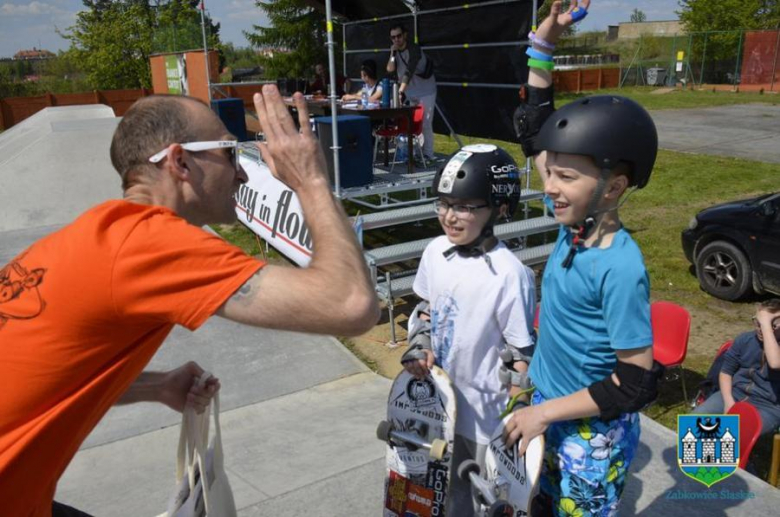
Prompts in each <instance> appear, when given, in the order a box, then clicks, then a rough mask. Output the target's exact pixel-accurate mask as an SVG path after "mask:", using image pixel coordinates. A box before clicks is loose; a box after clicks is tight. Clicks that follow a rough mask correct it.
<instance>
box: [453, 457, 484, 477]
mask: <svg viewBox="0 0 780 517" xmlns="http://www.w3.org/2000/svg"><path fill="white" fill-rule="evenodd" d="M472 472H473V473H474V474H476V475H477V476H479V473H480V472H482V469H481V468H480V467H479V463H477V462H476V461H474V460H466V461H464V462H463V463H461V464H460V466H458V477H459V478H460V479H462V480H463V481H466V482H470V481H471V480H470V479H469V474H471V473H472Z"/></svg>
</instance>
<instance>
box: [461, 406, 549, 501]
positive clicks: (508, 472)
mask: <svg viewBox="0 0 780 517" xmlns="http://www.w3.org/2000/svg"><path fill="white" fill-rule="evenodd" d="M511 416H512V415H508V416H506V417H505V418H504V419H503V420H502V421H501V424H500V425H498V426H497V428H496V430H495V431H494V432H493V435H492V436H491V438H490V444H489V445H488V448H487V451H486V453H485V469H484V472H481V469H480V467H479V465H477V463H476V462H474V461H471V460H469V461H465V462H463V463H462V464H461V465H460V466H458V475H459V476H460V477H461V479H464V480H468V481H470V482H471V486H472V493H473V494H474V497H475V498H476V500H477V501H478V502H479V504H480V507H481V509H482V512H481V514H482V515H484V516H487V517H499V516H501V517H524V516H527V515H530V513H531V501H532V500H533V498H534V496H536V494H537V493H538V490H539V476H540V475H541V471H542V460H543V458H544V436H537V437H536V438H534V439H533V440H532V441H531V443H530V444H529V446H528V449H526V451H525V454H524V455H523V456H519V455H518V454H517V452H518V451H517V446H518V444H517V443H515V444H514V445H513V446H512V447H510V448H507V447H506V445H505V444H504V436H503V435H504V426H505V425H506V423H507V421H508V420H509V419H510V418H511Z"/></svg>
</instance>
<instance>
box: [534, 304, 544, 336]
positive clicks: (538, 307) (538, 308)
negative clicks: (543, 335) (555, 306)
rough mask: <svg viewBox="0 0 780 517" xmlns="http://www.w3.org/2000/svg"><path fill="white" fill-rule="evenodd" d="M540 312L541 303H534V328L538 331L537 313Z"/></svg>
mask: <svg viewBox="0 0 780 517" xmlns="http://www.w3.org/2000/svg"><path fill="white" fill-rule="evenodd" d="M541 312H542V304H541V303H537V304H536V310H535V311H534V329H536V331H537V332H539V313H541Z"/></svg>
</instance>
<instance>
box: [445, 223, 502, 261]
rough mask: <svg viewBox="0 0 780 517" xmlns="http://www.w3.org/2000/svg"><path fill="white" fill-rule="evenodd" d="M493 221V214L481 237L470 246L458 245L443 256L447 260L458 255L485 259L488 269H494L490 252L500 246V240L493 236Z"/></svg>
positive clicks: (446, 251)
mask: <svg viewBox="0 0 780 517" xmlns="http://www.w3.org/2000/svg"><path fill="white" fill-rule="evenodd" d="M493 219H494V216H493V214H491V216H490V219H489V220H488V222H487V223H486V224H485V227H484V228H482V232H480V234H479V237H477V238H476V239H474V240H473V241H472V242H470V243H469V244H463V245H461V244H456V245H455V246H452V247H451V248H448V249H447V250H445V251H444V253H443V255H444V257H445V258H450V257H451V256H452V255H454V254H455V253H457V254H458V255H460V256H461V257H466V258H468V257H485V262H487V264H488V267H491V268H492V267H493V265H492V263H491V261H490V256H488V252H489V251H490V250H492V249H493V248H495V247H496V245H498V239H497V238H496V236H495V235H493Z"/></svg>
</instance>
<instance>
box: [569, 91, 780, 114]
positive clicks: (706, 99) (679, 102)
mask: <svg viewBox="0 0 780 517" xmlns="http://www.w3.org/2000/svg"><path fill="white" fill-rule="evenodd" d="M658 90H659V89H658V88H654V87H652V86H644V87H639V86H636V87H626V88H612V89H604V90H599V91H597V92H582V93H564V94H558V95H556V96H555V99H556V106H558V107H560V106H563V105H564V104H567V103H569V102H571V101H573V100H575V99H578V98H580V97H585V96H587V95H594V94H598V95H608V94H610V95H622V96H623V97H628V98H630V99H633V100H635V101H637V102H638V103H639V104H641V105H642V106H644V107H645V108H646V109H648V110H665V109H686V108H705V107H709V106H726V105H731V104H749V103H753V102H761V103H766V104H772V105H778V104H780V95H778V94H777V93H763V94H762V93H758V92H728V91H716V92H713V91H712V90H673V91H670V92H668V93H653V92H657V91H658Z"/></svg>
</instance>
